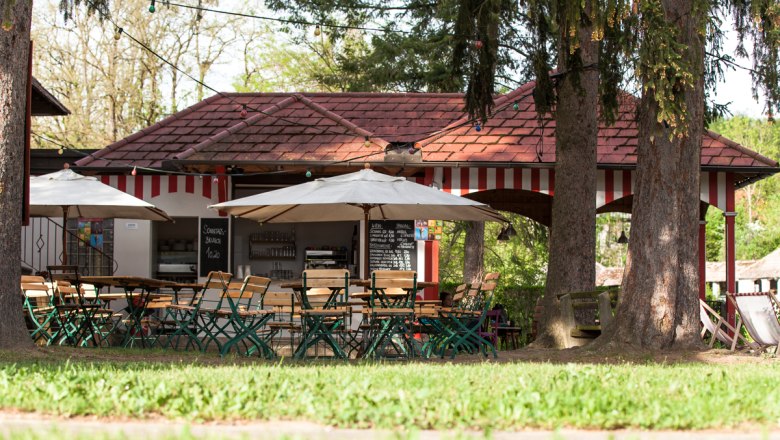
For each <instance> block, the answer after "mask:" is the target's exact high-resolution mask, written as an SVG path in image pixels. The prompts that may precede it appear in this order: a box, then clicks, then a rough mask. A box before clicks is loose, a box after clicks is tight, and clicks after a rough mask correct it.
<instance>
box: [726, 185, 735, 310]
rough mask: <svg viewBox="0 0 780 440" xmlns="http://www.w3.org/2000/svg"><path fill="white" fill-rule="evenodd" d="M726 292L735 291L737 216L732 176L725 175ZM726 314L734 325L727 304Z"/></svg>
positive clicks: (731, 308)
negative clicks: (735, 227) (735, 219)
mask: <svg viewBox="0 0 780 440" xmlns="http://www.w3.org/2000/svg"><path fill="white" fill-rule="evenodd" d="M723 216H724V217H725V218H726V231H725V232H726V291H727V292H731V293H734V292H736V291H737V263H736V261H737V250H736V242H735V240H734V218H735V217H736V216H737V213H736V212H735V207H734V175H733V174H726V212H724V213H723ZM727 304H728V305H727V314H728V318H727V319H728V321H729V324H731V325H735V323H736V316H735V311H734V307H733V306H732V305H731V303H729V302H727Z"/></svg>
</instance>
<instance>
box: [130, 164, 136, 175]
mask: <svg viewBox="0 0 780 440" xmlns="http://www.w3.org/2000/svg"><path fill="white" fill-rule="evenodd" d="M136 174H138V171H137V170H136V169H135V166H133V171H130V175H131V176H135V175H136Z"/></svg>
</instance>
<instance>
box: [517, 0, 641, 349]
mask: <svg viewBox="0 0 780 440" xmlns="http://www.w3.org/2000/svg"><path fill="white" fill-rule="evenodd" d="M626 13H627V5H626V4H625V3H624V2H620V1H618V2H603V1H597V0H592V1H584V2H582V1H574V0H572V1H568V0H560V1H555V0H533V1H528V2H527V14H528V16H529V17H530V21H531V22H532V23H533V28H534V36H535V39H536V40H537V44H536V45H535V48H536V49H535V50H534V51H533V54H532V58H533V59H534V60H535V62H534V68H535V74H536V80H537V83H536V90H535V94H534V98H535V103H536V108H537V112H539V113H540V115H541V117H546V113H547V112H548V111H550V110H554V117H555V127H556V128H555V157H556V160H555V197H554V198H553V202H552V222H551V226H550V254H549V263H548V269H547V283H546V287H545V294H544V297H543V298H542V306H543V315H542V319H541V322H540V327H539V332H540V333H539V337H538V338H537V344H538V345H543V346H554V347H565V346H568V345H569V344H570V340H569V338H570V336H569V329H567V328H566V327H565V326H564V325H563V322H562V321H561V316H560V313H559V311H560V307H559V306H558V299H557V295H558V294H559V293H562V292H569V291H582V290H590V289H592V288H593V286H594V285H595V281H596V269H595V263H596V237H595V229H596V203H595V196H594V194H595V193H596V144H597V141H598V124H599V116H598V113H597V112H596V111H594V109H597V108H599V106H600V103H601V104H602V105H601V107H602V115H603V116H604V118H605V120H607V121H609V120H610V119H611V115H612V114H613V112H614V109H615V107H616V104H615V101H614V98H615V96H616V94H617V93H616V91H615V89H616V88H617V85H618V83H619V78H620V76H619V75H614V74H611V75H607V76H606V78H605V80H604V81H603V82H602V81H601V80H600V72H599V70H600V66H602V67H603V68H604V70H608V69H606V68H607V67H608V68H615V67H617V66H616V65H615V59H616V53H617V50H616V48H617V46H616V45H615V44H614V42H612V41H609V39H610V38H617V36H618V35H619V30H620V21H621V19H622V17H623V16H624V15H625V14H626ZM556 31H557V32H556ZM605 35H606V37H607V38H608V41H604V42H602V40H604V38H605ZM551 41H554V42H555V43H556V48H557V61H558V62H557V68H556V71H555V73H553V74H552V75H550V74H549V71H550V66H549V65H548V63H547V62H546V60H547V59H549V57H548V56H547V55H546V52H545V51H546V49H547V46H548V45H549V44H550V42H551ZM600 91H601V92H602V93H601V95H600V93H599V92H600ZM600 96H601V97H603V98H604V99H603V100H600V99H599V98H600Z"/></svg>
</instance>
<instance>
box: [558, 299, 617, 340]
mask: <svg viewBox="0 0 780 440" xmlns="http://www.w3.org/2000/svg"><path fill="white" fill-rule="evenodd" d="M617 295H618V291H617V290H606V291H598V290H593V291H586V292H567V293H561V294H559V295H558V299H559V300H560V307H561V316H562V319H563V322H564V325H566V327H567V328H569V329H570V333H569V336H570V338H569V344H568V345H569V346H570V347H576V346H580V345H584V344H586V343H587V342H589V341H590V340H591V339H595V338H596V337H598V336H599V335H600V334H601V328H602V326H605V325H607V324H609V323H610V322H611V321H612V319H613V317H612V310H613V308H614V304H616V302H617Z"/></svg>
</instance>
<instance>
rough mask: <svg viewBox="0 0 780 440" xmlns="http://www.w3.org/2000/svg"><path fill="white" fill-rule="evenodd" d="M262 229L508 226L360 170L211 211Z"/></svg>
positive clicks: (464, 202) (472, 206)
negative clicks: (424, 222)
mask: <svg viewBox="0 0 780 440" xmlns="http://www.w3.org/2000/svg"><path fill="white" fill-rule="evenodd" d="M209 208H213V209H218V210H220V211H224V212H227V213H228V214H231V215H234V216H237V217H242V218H248V219H251V220H255V221H258V222H261V223H296V222H331V221H355V220H363V219H364V218H366V215H367V216H368V218H370V219H371V220H413V219H436V220H488V221H490V220H492V221H501V222H506V221H507V220H506V219H505V218H504V217H502V216H501V214H499V213H498V212H497V211H495V210H494V209H492V208H491V207H490V206H488V205H486V204H484V203H480V202H475V201H473V200H469V199H467V198H464V197H459V196H455V195H452V194H449V193H446V192H443V191H439V190H437V189H435V188H430V187H427V186H425V185H420V184H417V183H414V182H410V181H408V180H406V179H405V178H403V177H393V176H388V175H386V174H381V173H377V172H375V171H372V170H369V169H364V170H361V171H358V172H355V173H350V174H344V175H342V176H336V177H328V178H322V179H316V180H313V181H311V182H306V183H302V184H300V185H295V186H290V187H287V188H282V189H278V190H275V191H269V192H265V193H261V194H256V195H253V196H249V197H244V198H241V199H236V200H231V201H229V202H224V203H220V204H217V205H212V206H210V207H209Z"/></svg>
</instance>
